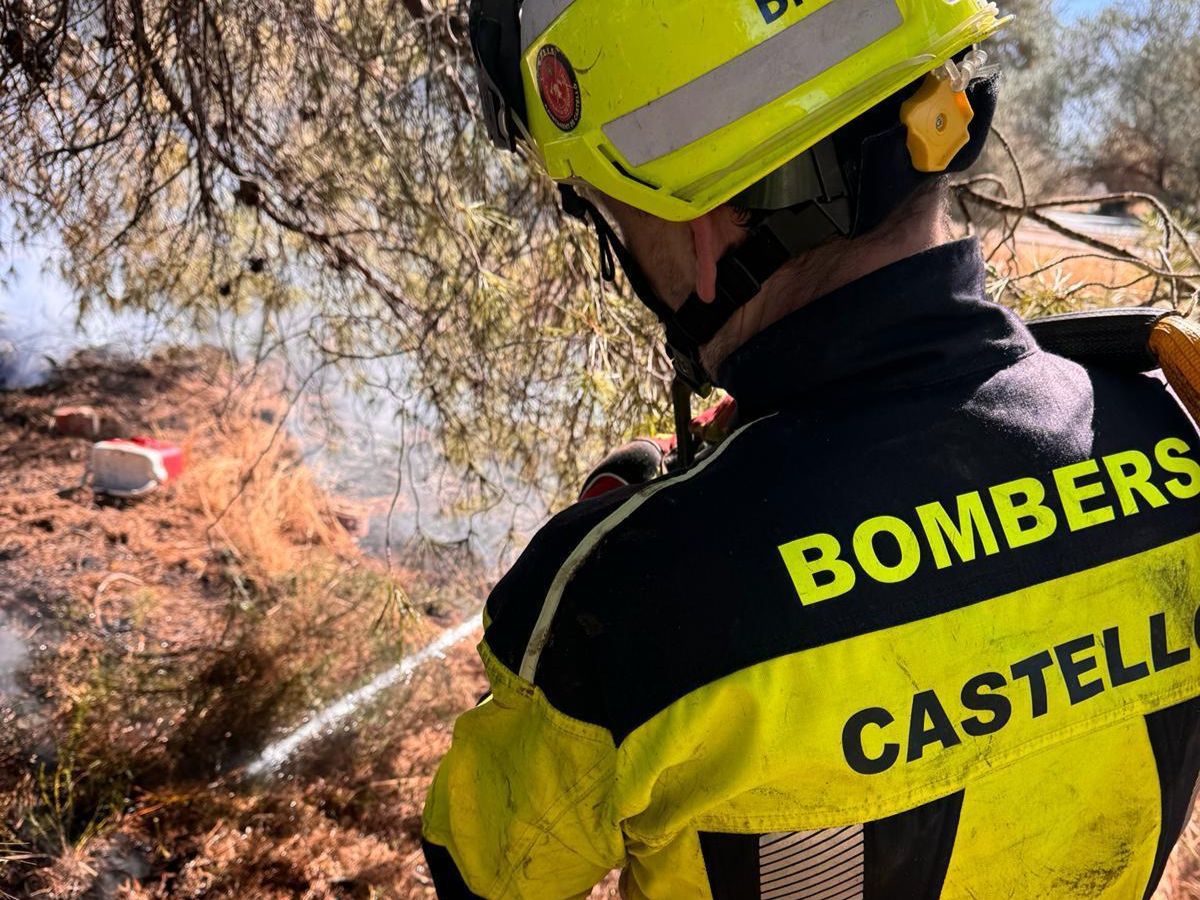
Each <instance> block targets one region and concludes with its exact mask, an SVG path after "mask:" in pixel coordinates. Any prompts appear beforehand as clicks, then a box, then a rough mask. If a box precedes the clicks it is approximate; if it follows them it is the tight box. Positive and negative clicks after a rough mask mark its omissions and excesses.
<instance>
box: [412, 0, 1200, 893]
mask: <svg viewBox="0 0 1200 900" xmlns="http://www.w3.org/2000/svg"><path fill="white" fill-rule="evenodd" d="M1002 25H1003V20H1002V19H1001V17H1000V15H999V13H998V11H997V9H996V8H995V6H993V5H992V4H991V3H988V2H984V0H901V2H895V0H790V2H789V0H703V2H701V0H524V2H523V3H521V2H519V0H472V3H471V5H470V33H471V39H472V42H473V46H474V49H475V53H476V57H477V61H478V63H479V71H480V82H481V86H482V88H483V97H484V106H485V111H486V114H487V117H488V125H489V127H490V129H491V133H492V136H493V137H494V138H495V140H496V141H497V142H498V143H499V144H500V145H501V146H503V147H506V148H508V149H516V148H517V147H518V145H520V146H521V147H522V148H523V151H524V152H526V153H529V154H531V155H532V156H533V157H534V158H536V159H537V160H540V162H541V164H542V165H544V166H545V168H546V170H547V172H548V173H549V175H550V176H551V177H552V178H553V179H555V180H556V181H558V182H559V183H560V184H561V185H562V197H563V202H564V204H565V206H566V209H567V211H568V212H569V213H571V214H573V215H575V216H578V217H580V218H583V219H585V220H586V221H588V222H589V223H590V224H591V226H592V227H594V228H595V230H596V232H597V234H598V236H599V240H600V244H601V260H602V266H603V269H604V271H605V272H606V274H608V275H612V274H613V270H614V269H615V265H616V264H617V263H619V264H620V266H621V267H623V268H624V270H625V274H626V276H627V279H628V281H629V283H630V285H631V286H632V287H633V289H634V290H635V291H636V292H637V293H638V295H639V296H640V297H641V299H642V300H643V301H644V302H645V303H646V304H647V305H648V306H649V307H650V309H651V310H652V311H653V312H654V313H655V314H656V315H657V316H658V317H659V318H660V319H661V320H662V323H663V325H664V327H665V329H666V335H667V341H668V344H669V347H670V351H671V354H672V357H673V359H674V361H675V365H676V368H677V371H678V372H679V376H680V378H681V380H683V381H684V382H685V383H686V384H687V385H688V386H689V387H690V388H691V389H693V390H698V391H703V390H705V389H707V387H708V386H709V385H710V384H715V385H718V386H720V387H722V388H724V389H725V390H726V391H727V392H728V393H729V394H730V395H732V396H733V397H734V398H735V399H736V401H737V405H738V411H737V417H738V427H737V430H736V431H734V433H733V434H732V435H731V436H730V437H728V438H727V439H726V440H725V441H724V442H723V443H721V445H720V447H719V449H717V450H716V451H715V452H712V453H710V454H708V455H707V456H705V457H703V458H702V459H701V460H700V461H699V462H698V463H697V464H696V465H694V466H691V467H689V468H686V469H685V470H681V471H678V472H676V473H675V474H672V475H669V476H667V477H662V478H658V479H655V480H652V481H650V482H648V483H645V484H636V483H633V484H630V485H629V486H627V487H622V488H620V489H618V490H614V491H609V492H606V493H603V494H602V495H600V496H596V497H594V498H593V499H588V500H586V501H584V502H581V503H578V504H576V505H575V506H573V507H571V508H569V509H567V510H566V511H564V512H563V513H561V514H560V515H558V516H557V517H555V518H554V519H553V520H552V521H551V522H550V523H549V524H548V525H547V526H546V527H545V528H544V529H543V530H542V531H541V532H540V533H539V534H538V535H537V536H536V537H535V538H534V540H533V541H532V543H531V544H530V546H529V548H528V549H527V550H526V552H525V553H524V554H523V555H522V557H521V558H520V560H519V561H518V562H517V563H516V565H515V566H514V567H513V568H512V570H511V571H510V572H509V573H508V574H507V575H506V576H505V577H504V579H503V580H502V581H501V582H500V583H499V584H498V585H497V587H496V588H495V590H494V592H493V593H492V595H491V597H490V599H489V601H488V604H487V611H486V614H485V620H484V623H485V634H484V639H483V642H482V643H481V644H480V647H479V652H480V654H481V656H482V659H483V663H484V666H485V668H486V671H487V675H488V678H489V681H490V685H491V692H490V694H489V695H488V697H487V698H486V699H485V700H484V701H483V702H482V703H480V705H479V706H478V707H477V708H475V709H473V710H471V711H469V712H467V713H466V714H465V715H463V716H462V717H460V719H459V720H458V722H457V724H456V726H455V729H454V736H453V742H452V745H451V747H450V750H449V752H448V754H447V755H446V757H445V759H444V760H443V761H442V764H441V766H440V768H439V770H438V772H437V775H436V778H435V780H434V783H433V786H432V788H431V791H430V795H429V798H428V801H427V805H426V810H425V817H424V823H423V837H424V842H425V844H424V846H425V853H426V858H427V861H428V865H429V869H430V872H431V874H432V877H433V879H434V882H435V884H436V886H437V891H438V894H439V896H440V897H443V898H451V897H474V896H478V897H486V898H509V897H512V898H562V897H579V896H586V894H587V893H588V892H589V890H590V889H591V888H592V886H593V885H595V884H596V883H597V882H599V881H600V880H602V879H603V878H604V877H605V876H606V874H607V873H609V872H610V871H611V870H617V869H619V870H621V872H622V876H621V884H622V891H623V894H624V896H626V897H631V898H670V900H676V898H689V897H695V898H710V897H711V898H718V900H727V898H737V900H742V898H763V900H775V898H779V900H782V898H809V900H849V898H868V900H879V898H905V900H908V898H937V897H945V898H975V900H992V898H1054V900H1057V898H1143V897H1149V895H1150V894H1151V893H1152V892H1153V890H1154V888H1155V886H1156V885H1157V883H1158V881H1159V879H1160V877H1161V875H1162V873H1163V868H1164V865H1165V862H1166V860H1167V857H1168V855H1169V853H1170V852H1171V849H1172V847H1173V846H1174V844H1175V842H1176V840H1177V839H1178V837H1179V835H1180V832H1181V829H1182V827H1183V825H1184V823H1185V822H1186V819H1187V816H1188V813H1189V809H1190V806H1191V801H1192V796H1193V787H1194V785H1195V783H1196V778H1197V772H1198V771H1200V732H1198V730H1197V723H1198V721H1200V699H1197V698H1198V697H1200V643H1198V640H1200V437H1198V436H1197V432H1196V430H1195V428H1194V427H1193V425H1192V424H1191V421H1190V419H1189V418H1188V417H1187V415H1186V414H1185V413H1184V412H1183V411H1182V410H1181V409H1180V407H1179V405H1178V403H1177V402H1176V401H1175V400H1174V398H1173V397H1172V396H1171V395H1170V393H1168V391H1167V390H1166V388H1165V387H1164V386H1163V385H1162V383H1161V382H1160V381H1158V380H1155V379H1154V378H1151V377H1146V376H1142V375H1135V374H1129V373H1125V372H1121V371H1117V370H1116V369H1112V368H1108V367H1105V366H1100V365H1092V366H1084V365H1079V364H1078V363H1076V362H1073V361H1069V360H1067V359H1064V358H1062V357H1060V356H1056V355H1054V354H1051V353H1049V352H1047V351H1045V350H1043V349H1041V348H1040V347H1039V346H1038V344H1037V342H1036V341H1035V340H1034V339H1033V338H1032V336H1031V334H1030V332H1029V331H1028V329H1027V328H1026V327H1025V326H1024V325H1023V324H1022V323H1021V322H1020V321H1019V320H1018V319H1017V318H1015V317H1014V316H1013V315H1012V314H1010V313H1009V312H1007V311H1005V310H1004V309H1003V308H1001V307H1000V306H997V305H995V304H994V303H992V302H990V300H989V299H988V297H987V294H986V292H985V288H984V275H985V269H984V261H983V259H982V257H981V253H980V248H979V246H978V244H977V243H976V242H975V241H974V240H972V239H966V240H955V239H954V235H953V231H952V227H951V225H950V224H949V222H948V217H947V208H948V199H947V193H948V187H947V180H948V179H947V175H948V174H949V173H955V172H961V171H962V170H964V169H965V168H966V167H968V166H969V165H971V164H972V162H974V161H975V160H976V159H977V157H978V155H979V153H980V151H981V149H982V146H983V144H984V140H985V138H986V136H987V134H988V131H989V125H990V121H991V118H992V114H993V111H994V108H995V105H996V98H997V76H996V74H995V73H994V72H992V71H990V69H989V67H988V65H987V59H986V44H984V43H983V42H984V41H985V40H986V39H987V38H988V37H989V36H991V35H992V34H993V33H995V32H996V31H997V30H998V29H999V28H1000V27H1001V26H1002ZM981 44H982V45H983V46H982V47H981V46H980V45H981ZM614 261H615V262H614ZM685 421H686V420H685ZM685 435H686V430H685ZM685 441H686V438H685ZM635 480H636V479H635Z"/></svg>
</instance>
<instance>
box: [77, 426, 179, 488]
mask: <svg viewBox="0 0 1200 900" xmlns="http://www.w3.org/2000/svg"><path fill="white" fill-rule="evenodd" d="M183 465H184V463H183V450H182V449H181V448H180V447H179V445H177V444H172V443H170V442H168V441H157V440H154V439H153V438H145V437H135V438H130V439H124V438H120V439H117V440H112V441H100V442H99V443H97V444H95V445H93V447H92V489H93V490H95V491H96V493H98V494H109V495H111V496H113V497H140V496H142V495H143V494H148V493H150V492H151V491H153V490H155V489H156V488H158V487H159V486H160V485H163V484H166V483H167V482H168V481H171V480H172V479H175V478H178V477H179V476H180V475H182V474H183Z"/></svg>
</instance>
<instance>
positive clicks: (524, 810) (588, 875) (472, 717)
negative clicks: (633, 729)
mask: <svg viewBox="0 0 1200 900" xmlns="http://www.w3.org/2000/svg"><path fill="white" fill-rule="evenodd" d="M480 655H481V656H482V657H483V661H484V665H485V667H486V669H487V672H488V676H489V678H490V680H491V684H492V695H491V696H490V697H489V698H488V699H487V700H486V701H485V702H483V703H481V704H480V705H479V706H477V707H476V708H475V709H473V710H471V711H469V712H467V713H465V714H463V715H462V716H461V717H459V719H458V722H457V723H456V724H455V726H454V738H453V741H452V743H451V747H450V751H449V753H447V754H446V757H445V758H444V759H443V760H442V763H441V766H440V767H439V768H438V772H437V775H436V777H435V778H434V781H433V786H432V788H431V789H430V792H429V797H428V799H427V801H426V804H425V819H424V837H425V840H426V841H427V842H428V843H430V844H434V845H438V846H440V847H444V848H445V849H446V850H448V851H449V855H450V857H451V858H452V859H453V862H454V865H455V867H456V868H457V869H458V874H459V875H460V876H461V878H462V880H463V881H464V882H465V884H466V885H467V886H468V887H469V888H470V890H471V892H472V893H474V894H477V895H479V896H481V897H485V898H488V900H499V898H510V897H512V898H529V900H542V898H547V900H549V898H556V900H561V898H566V897H576V896H583V895H586V894H587V892H588V891H589V890H590V889H591V888H592V886H593V885H595V884H596V883H597V882H598V881H600V880H601V879H602V878H603V877H604V876H605V875H606V874H607V873H608V872H609V871H611V870H612V869H614V868H619V867H621V865H622V863H623V860H624V844H623V840H622V836H621V829H620V825H619V823H618V822H617V821H616V819H615V816H614V814H613V806H612V802H611V796H612V785H613V779H614V771H615V762H616V748H615V746H614V744H613V741H612V736H611V735H610V734H609V732H608V731H606V730H604V729H602V728H599V727H597V726H595V725H589V724H587V723H585V722H580V721H578V720H576V719H572V718H570V717H568V716H566V715H564V714H562V713H561V712H559V711H558V710H556V709H554V707H552V706H551V705H550V704H549V702H548V701H547V700H546V697H545V695H544V694H542V692H541V691H540V690H539V689H537V688H535V687H534V686H533V685H531V684H529V683H528V682H525V681H523V680H521V679H520V678H518V677H517V676H516V675H515V674H513V673H512V672H510V671H509V670H508V669H506V668H505V667H504V666H503V665H501V664H500V663H499V662H498V661H497V660H496V658H495V657H494V656H493V655H492V654H491V652H490V650H489V649H488V647H487V644H486V643H485V644H483V645H481V647H480Z"/></svg>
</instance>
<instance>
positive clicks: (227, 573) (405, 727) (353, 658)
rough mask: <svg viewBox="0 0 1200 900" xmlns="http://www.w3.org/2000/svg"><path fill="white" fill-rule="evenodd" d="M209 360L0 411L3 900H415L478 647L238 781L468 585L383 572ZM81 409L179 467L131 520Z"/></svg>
mask: <svg viewBox="0 0 1200 900" xmlns="http://www.w3.org/2000/svg"><path fill="white" fill-rule="evenodd" d="M233 375H234V373H233V372H232V371H231V370H230V369H229V367H228V365H227V363H226V361H225V360H224V359H223V358H221V357H220V356H218V355H216V354H206V353H185V354H181V353H174V354H167V355H164V356H161V357H156V358H154V359H151V360H148V361H146V362H143V363H136V364H129V363H126V362H119V361H111V360H106V359H102V358H95V357H93V358H86V357H85V358H81V359H77V360H75V361H74V362H73V363H72V364H71V365H69V366H68V367H67V368H66V369H65V370H64V371H62V372H60V373H59V376H58V377H57V378H56V379H55V380H54V381H53V382H52V383H51V384H49V385H47V386H46V387H43V388H40V389H38V390H35V391H29V392H21V393H9V394H0V626H2V628H0V638H3V640H0V726H2V727H0V891H2V892H3V893H4V894H5V895H7V896H12V897H45V898H52V900H53V898H75V897H79V898H83V897H110V896H111V897H117V896H122V897H147V898H149V897H155V898H157V897H264V898H269V897H314V898H316V897H420V896H425V895H427V893H428V889H427V884H426V883H425V882H426V879H425V877H424V873H423V869H422V868H421V865H420V854H419V849H418V846H419V845H418V840H417V835H418V833H419V827H420V825H419V821H420V820H419V815H420V808H421V803H422V801H423V796H424V791H425V789H426V786H427V784H428V779H429V777H430V775H431V772H432V769H433V766H434V765H435V763H436V761H437V759H439V758H440V756H441V754H442V753H443V752H444V750H445V747H446V745H447V743H448V723H449V722H450V721H451V720H452V719H453V717H454V715H456V714H457V713H458V712H459V711H461V710H462V709H464V708H467V707H469V706H470V705H472V704H473V703H474V702H475V700H476V699H477V697H478V696H479V694H480V693H481V692H482V690H483V679H482V673H481V671H480V670H479V667H478V664H477V663H476V662H475V661H474V657H473V654H472V652H471V648H470V647H469V646H466V647H462V648H458V649H457V650H456V651H455V652H454V653H452V654H450V657H449V659H448V660H447V661H446V662H445V663H444V664H441V665H438V666H433V667H430V668H429V670H427V671H423V672H420V673H418V675H417V676H416V677H414V679H413V680H412V681H411V682H410V683H408V684H405V685H400V686H398V687H397V688H395V689H393V690H392V691H389V692H388V693H387V695H386V696H385V697H384V698H383V699H382V700H381V702H380V703H378V704H377V705H376V706H374V707H372V708H371V709H368V710H365V711H363V712H362V713H361V714H360V715H359V716H358V717H357V718H355V719H354V720H353V721H351V722H348V723H347V724H346V725H345V726H344V730H343V731H341V732H338V733H337V734H334V735H332V736H331V737H330V738H329V739H327V740H324V741H321V742H317V743H314V744H313V745H312V747H310V748H307V749H306V750H304V751H302V752H301V753H300V754H299V755H298V757H297V758H296V760H295V761H294V764H293V765H291V766H290V767H289V768H287V769H286V770H285V771H284V772H282V773H280V774H278V775H277V776H275V777H271V778H260V779H257V780H251V779H247V778H245V777H243V773H242V769H243V767H244V766H245V764H246V763H247V762H249V761H250V760H251V759H253V758H254V757H255V756H256V755H257V753H258V752H259V751H260V750H261V749H262V748H263V747H264V746H265V745H266V744H268V743H270V742H271V741H272V740H274V739H277V738H278V737H279V736H280V735H281V734H283V733H284V732H285V731H286V730H287V729H289V728H291V727H294V726H295V725H296V724H297V723H299V722H301V721H303V720H304V718H305V716H306V715H308V714H310V711H311V710H313V709H314V708H317V707H319V706H321V705H323V704H324V703H327V702H328V701H330V700H331V699H334V698H336V697H338V696H340V695H341V694H343V693H344V692H345V691H347V690H349V689H352V688H353V687H356V686H358V685H359V684H361V683H362V682H363V681H365V680H367V679H369V678H370V677H371V676H372V675H374V674H375V673H377V672H379V671H381V670H382V669H385V668H387V667H388V666H390V665H392V664H394V663H395V662H396V661H397V660H398V659H399V658H400V657H401V656H402V654H403V653H404V652H405V651H406V650H410V649H412V648H413V647H416V646H420V645H422V644H424V643H425V642H426V641H427V640H428V639H430V638H431V637H432V636H433V635H434V634H436V628H435V627H434V626H432V625H431V623H429V622H428V621H427V620H425V619H424V617H422V616H420V615H417V614H415V613H414V612H413V611H412V610H413V604H412V603H410V600H409V598H410V597H411V598H414V599H415V600H416V601H417V605H419V606H420V607H421V608H426V607H428V608H436V609H442V608H460V607H461V597H462V596H464V595H467V594H476V595H477V594H478V592H479V591H480V590H481V588H482V585H481V583H480V581H479V579H478V578H477V577H476V576H474V575H468V574H464V573H462V572H452V571H446V570H442V571H438V572H436V573H423V572H422V571H419V570H418V569H416V568H408V569H405V568H401V567H397V568H396V569H394V570H393V571H391V572H388V571H387V570H386V569H385V568H384V567H383V566H382V565H381V564H379V563H377V562H375V561H373V560H369V559H366V558H364V557H363V555H362V554H361V553H360V552H359V550H358V548H357V547H356V545H355V544H354V541H353V539H352V538H351V537H350V535H349V534H347V532H346V531H345V530H344V528H343V527H342V526H341V525H340V524H339V522H338V517H337V516H336V514H335V513H334V511H333V509H332V508H331V504H330V498H328V497H327V496H325V494H324V493H323V492H322V491H321V490H320V488H319V487H318V486H317V484H316V482H315V480H314V478H313V476H312V474H311V473H310V472H309V471H308V470H307V469H306V468H305V467H304V466H303V465H302V463H301V461H300V459H299V455H298V453H297V452H296V450H295V448H294V447H293V446H291V444H290V442H289V441H288V439H287V437H286V435H284V434H282V433H277V432H276V428H275V425H274V424H273V423H278V422H280V421H281V420H282V409H281V401H280V400H279V399H278V397H277V396H276V395H275V394H274V393H272V392H271V391H270V390H268V389H267V388H266V387H265V386H264V385H261V384H256V383H249V384H241V385H240V386H239V387H237V389H236V390H235V389H234V387H233V385H234V383H235V378H234V377H233ZM75 403H87V404H91V405H94V406H97V407H102V408H103V410H104V412H105V413H106V414H109V415H111V416H114V417H117V418H119V419H120V420H122V421H124V422H125V423H126V424H127V425H128V426H129V427H130V428H131V429H132V430H133V431H134V432H136V433H139V434H149V435H152V436H156V437H162V438H166V439H170V440H175V441H178V442H180V443H181V444H183V445H184V447H185V449H186V451H187V453H188V459H189V463H188V470H187V472H186V473H185V475H184V477H183V478H182V479H180V480H179V481H178V482H177V483H175V484H172V485H170V486H168V487H166V488H165V489H162V490H160V491H158V492H156V493H155V494H153V495H151V496H150V497H148V498H146V499H144V500H142V501H139V502H137V503H129V504H125V503H113V502H103V501H101V500H99V499H98V498H96V497H95V496H94V495H93V494H92V492H91V490H90V488H89V487H88V486H86V485H85V484H84V483H83V475H84V472H85V468H86V455H87V452H88V443H87V442H86V441H82V440H76V439H69V438H59V437H55V436H54V435H53V434H52V431H51V428H50V421H51V419H50V416H51V413H52V411H53V409H54V408H55V407H57V406H59V405H64V404H75Z"/></svg>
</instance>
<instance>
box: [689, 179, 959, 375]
mask: <svg viewBox="0 0 1200 900" xmlns="http://www.w3.org/2000/svg"><path fill="white" fill-rule="evenodd" d="M953 239H954V234H953V230H952V227H951V225H950V222H949V219H948V217H947V216H946V214H945V211H944V208H943V206H942V204H941V203H940V202H932V201H931V202H927V203H920V202H919V203H918V204H916V205H914V207H912V208H910V209H908V210H906V211H905V213H904V214H902V215H901V216H898V217H897V220H896V221H893V222H885V223H884V224H883V225H881V226H880V227H879V228H877V229H876V230H875V231H873V232H872V233H871V234H868V235H864V236H863V237H861V238H856V239H854V240H844V239H841V240H835V241H831V242H830V243H828V244H825V245H823V246H821V247H817V248H816V249H814V250H812V251H810V252H808V253H806V254H804V255H803V256H800V257H797V258H796V259H794V260H792V261H791V262H789V263H788V264H787V265H786V266H784V267H783V268H782V269H780V270H779V271H778V272H776V273H775V274H774V275H773V276H771V278H769V279H768V280H767V282H766V284H764V285H763V289H762V291H760V292H759V294H758V296H757V297H755V298H754V299H753V300H751V301H750V302H749V303H747V304H746V305H745V306H744V307H742V309H741V310H740V311H739V312H738V313H737V314H736V315H735V316H734V317H733V318H732V319H731V320H730V321H729V322H728V323H726V325H725V327H724V328H722V329H721V330H720V331H719V332H718V333H717V336H716V337H715V338H713V340H712V341H711V342H709V343H708V344H707V345H706V346H705V347H704V348H703V350H702V351H701V360H702V361H703V363H704V365H705V368H707V369H708V371H710V372H715V371H716V370H717V367H718V366H719V365H720V364H721V362H722V361H724V359H725V358H726V357H727V356H729V354H730V353H732V352H733V351H734V350H736V349H737V348H738V347H740V346H742V345H743V344H744V343H746V342H747V341H748V340H750V339H751V338H752V337H754V336H755V335H756V334H758V333H760V332H762V331H764V330H765V329H767V328H769V327H770V326H771V325H773V324H775V323H776V322H778V321H779V320H780V319H782V318H783V317H784V316H786V315H788V313H791V312H794V311H796V310H798V309H800V308H801V307H804V306H807V305H808V304H810V303H812V302H813V301H814V300H817V299H819V298H821V297H824V296H826V295H827V294H831V293H833V292H834V291H836V290H838V289H839V288H842V287H845V286H846V285H848V284H850V283H851V282H854V281H857V280H858V279H860V278H864V277H865V276H867V275H870V274H871V273H872V272H875V271H878V270H879V269H882V268H884V267H885V266H889V265H891V264H892V263H895V262H899V261H900V260H902V259H907V258H908V257H910V256H915V255H916V254H918V253H921V252H924V251H925V250H930V249H932V248H934V247H938V246H940V245H942V244H945V243H948V242H949V241H951V240H953Z"/></svg>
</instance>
